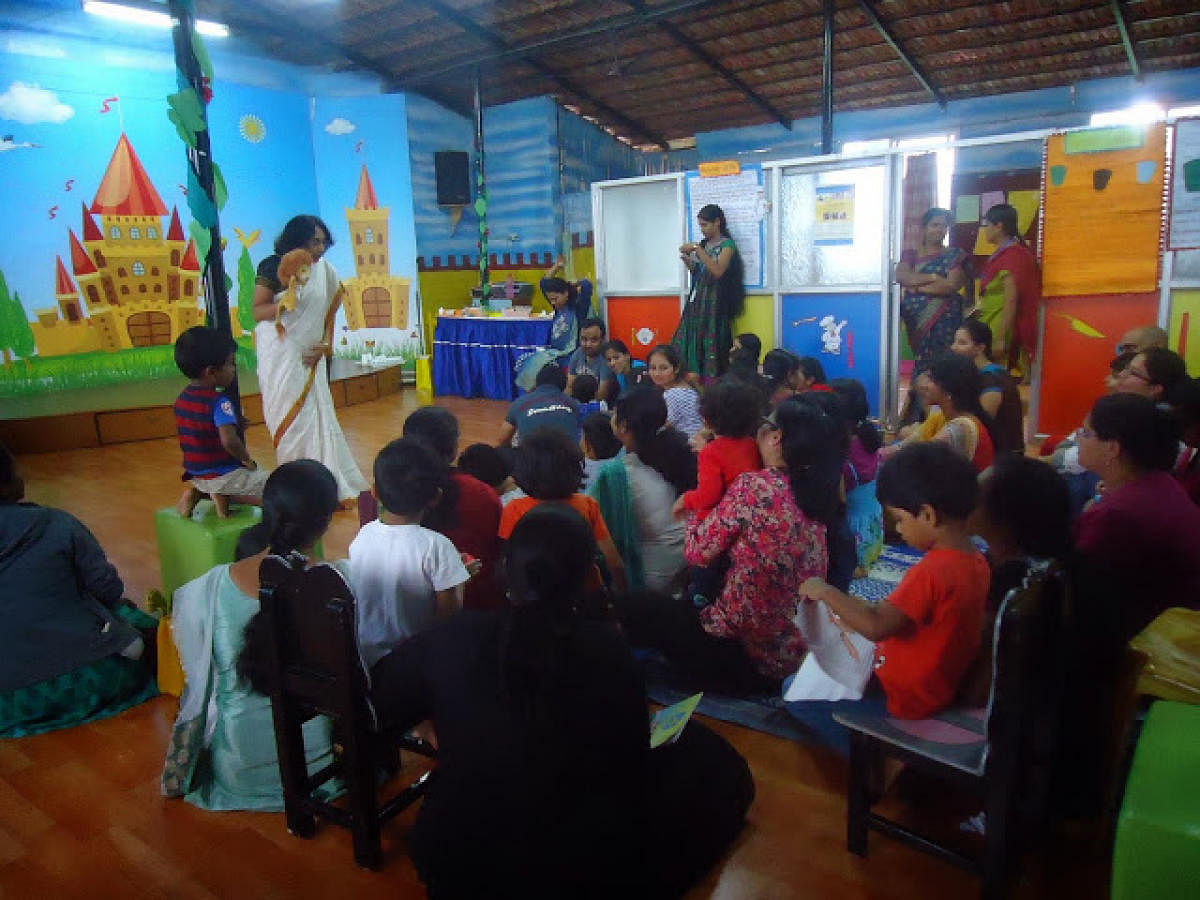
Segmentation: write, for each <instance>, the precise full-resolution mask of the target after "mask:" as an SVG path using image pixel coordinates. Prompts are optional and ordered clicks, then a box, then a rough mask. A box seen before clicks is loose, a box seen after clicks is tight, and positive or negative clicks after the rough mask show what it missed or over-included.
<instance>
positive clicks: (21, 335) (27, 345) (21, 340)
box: [8, 292, 37, 369]
mask: <svg viewBox="0 0 1200 900" xmlns="http://www.w3.org/2000/svg"><path fill="white" fill-rule="evenodd" d="M10 306H11V316H12V319H11V321H10V323H9V328H8V332H9V346H11V347H12V352H13V353H14V354H16V355H17V356H19V357H21V359H23V360H25V368H26V369H28V368H29V357H31V356H33V354H34V352H35V351H36V350H37V341H35V340H34V338H33V329H32V328H30V327H29V319H28V317H27V316H26V315H25V306H24V305H23V304H22V303H21V294H20V292H17V293H14V294H13V296H12V301H11V304H10Z"/></svg>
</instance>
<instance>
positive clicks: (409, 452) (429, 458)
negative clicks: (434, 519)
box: [374, 437, 450, 516]
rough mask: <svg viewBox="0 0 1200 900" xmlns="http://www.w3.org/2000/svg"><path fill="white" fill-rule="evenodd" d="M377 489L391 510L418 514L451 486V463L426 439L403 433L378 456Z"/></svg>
mask: <svg viewBox="0 0 1200 900" xmlns="http://www.w3.org/2000/svg"><path fill="white" fill-rule="evenodd" d="M374 475H375V493H376V494H378V496H379V503H380V504H381V505H382V506H383V508H384V509H385V510H387V511H388V512H393V513H396V514H397V515H401V516H416V515H419V514H420V513H422V512H424V511H425V510H427V509H429V508H430V507H431V506H433V504H434V503H436V502H437V500H438V495H439V492H444V491H445V490H446V489H447V488H448V487H449V482H450V467H449V466H448V465H447V464H446V463H445V461H443V460H442V459H440V458H439V457H438V455H437V453H436V452H435V451H434V449H433V448H432V447H431V446H430V445H429V444H427V443H425V441H423V440H421V439H419V438H415V437H402V438H397V439H396V440H394V441H392V442H391V443H390V444H388V445H387V446H386V447H384V448H383V449H382V450H380V451H379V455H378V456H376V457H375V470H374Z"/></svg>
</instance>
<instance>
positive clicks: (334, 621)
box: [259, 556, 436, 869]
mask: <svg viewBox="0 0 1200 900" xmlns="http://www.w3.org/2000/svg"><path fill="white" fill-rule="evenodd" d="M303 566H304V562H303V560H302V558H294V559H293V560H286V559H283V558H281V557H279V556H269V557H267V558H266V559H265V560H263V563H262V566H261V567H260V569H259V580H260V584H261V588H260V590H259V602H260V604H261V608H262V613H263V620H264V626H265V632H266V636H267V640H266V641H265V647H264V650H265V653H264V669H265V674H266V678H267V682H268V690H267V694H268V696H269V697H270V699H271V713H272V716H273V718H274V723H275V743H276V747H277V749H278V755H279V770H280V776H281V780H282V783H283V803H284V813H285V816H286V818H287V828H288V831H289V832H291V833H292V834H294V835H296V836H297V837H303V838H310V837H312V836H313V835H314V834H315V833H316V817H318V816H320V817H321V818H323V819H329V820H330V821H332V822H334V823H335V824H338V825H341V826H342V827H344V828H348V829H349V830H350V831H351V832H352V834H353V836H354V859H355V861H356V862H357V863H358V864H359V865H360V866H363V867H364V868H370V869H373V868H377V867H378V865H379V862H380V855H381V850H380V826H381V825H382V824H383V823H384V822H386V821H388V820H389V819H391V818H392V817H393V816H395V815H396V814H397V813H399V812H400V811H401V810H403V809H405V808H406V807H407V806H409V805H411V804H412V803H413V801H415V800H417V799H418V798H419V797H421V796H422V794H423V793H424V791H425V788H426V786H427V784H428V782H429V779H430V777H431V776H432V774H433V772H432V771H429V772H425V773H424V774H423V775H421V777H420V778H418V779H417V780H416V781H414V782H413V783H411V784H409V785H408V786H407V787H405V788H404V789H403V790H401V791H400V792H399V793H398V794H396V795H395V796H394V797H392V798H391V799H389V800H387V801H386V802H384V803H382V804H381V803H380V802H379V799H378V796H377V794H378V774H379V772H380V771H381V770H382V769H386V768H394V767H397V764H398V755H397V754H398V750H399V749H402V748H403V749H408V750H411V751H413V752H416V753H420V754H422V755H426V756H435V755H436V753H435V751H434V750H433V748H432V747H431V746H430V745H429V744H427V743H425V742H424V741H420V740H417V739H414V738H409V737H405V736H403V735H399V734H390V733H381V732H379V731H378V719H377V718H376V715H375V710H374V708H373V707H372V706H371V702H370V698H369V696H368V693H367V675H366V672H365V671H364V669H363V665H362V659H361V657H360V656H359V652H358V640H357V631H356V626H355V605H354V595H353V594H352V593H351V592H350V586H349V585H348V584H346V581H345V579H344V578H343V577H342V576H341V574H340V573H339V572H338V571H337V570H336V569H335V568H333V567H332V566H330V565H327V564H324V563H322V564H319V565H316V566H313V567H312V568H310V569H305V568H304V567H303ZM317 715H325V716H328V717H329V718H330V719H331V720H333V724H334V734H335V736H336V738H337V740H338V743H339V744H340V746H341V752H340V754H337V755H336V757H335V760H334V762H333V763H331V764H330V765H329V766H326V767H325V768H324V769H322V770H321V771H319V772H317V773H315V774H311V775H310V774H309V772H308V770H307V767H306V764H305V755H304V737H303V734H302V732H301V726H302V725H303V724H304V722H306V721H307V720H308V719H310V718H312V717H314V716H317ZM338 777H340V778H341V779H342V780H343V781H344V783H345V787H346V803H345V805H344V806H337V805H334V804H332V803H328V802H326V801H324V800H322V799H319V798H318V797H317V796H316V795H315V794H314V791H315V790H316V789H317V788H318V787H320V786H321V785H323V784H325V783H327V782H329V781H330V780H331V779H334V778H338Z"/></svg>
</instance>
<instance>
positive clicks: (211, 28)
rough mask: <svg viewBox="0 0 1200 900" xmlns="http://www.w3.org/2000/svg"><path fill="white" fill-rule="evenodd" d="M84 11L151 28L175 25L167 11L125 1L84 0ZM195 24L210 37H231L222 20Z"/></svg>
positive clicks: (200, 20) (199, 21) (196, 22)
mask: <svg viewBox="0 0 1200 900" xmlns="http://www.w3.org/2000/svg"><path fill="white" fill-rule="evenodd" d="M83 11H84V12H85V13H91V14H92V15H93V16H103V17H104V18H106V19H116V20H118V21H121V22H129V23H131V24H133V25H146V26H148V27H150V28H173V27H174V25H175V20H174V19H173V18H172V17H171V16H170V15H169V14H167V13H165V12H159V11H158V10H153V9H146V8H145V7H141V6H126V5H124V4H123V3H104V2H101V0H84V4H83ZM193 24H194V27H195V29H196V31H197V32H199V33H200V34H204V35H208V36H209V37H229V26H228V25H222V24H221V23H220V22H209V21H207V20H205V19H196V20H195V22H194V23H193Z"/></svg>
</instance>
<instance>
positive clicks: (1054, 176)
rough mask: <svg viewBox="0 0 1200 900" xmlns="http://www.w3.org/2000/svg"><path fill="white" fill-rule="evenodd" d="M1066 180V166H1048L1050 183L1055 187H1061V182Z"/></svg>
mask: <svg viewBox="0 0 1200 900" xmlns="http://www.w3.org/2000/svg"><path fill="white" fill-rule="evenodd" d="M1066 180H1067V167H1066V166H1051V167H1050V183H1051V184H1052V185H1054V186H1055V187H1062V183H1063V182H1064V181H1066Z"/></svg>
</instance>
